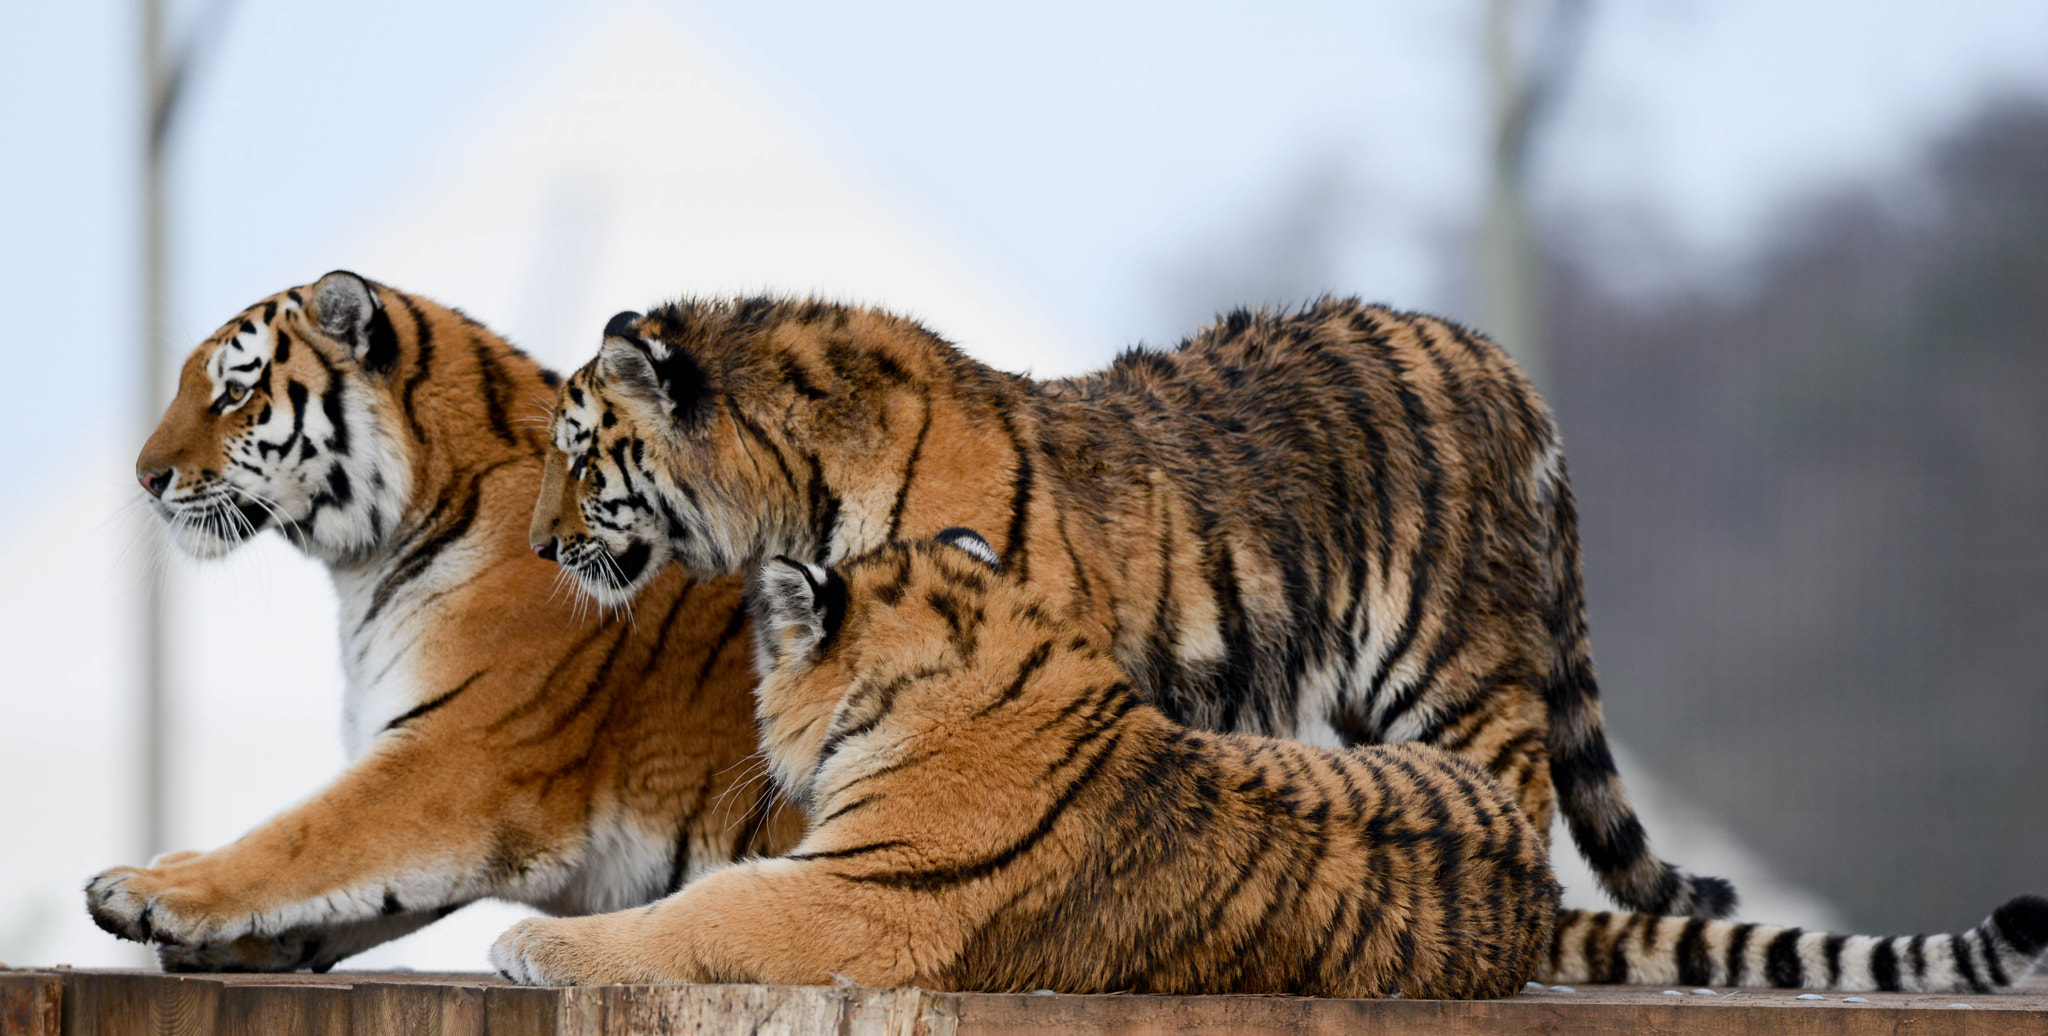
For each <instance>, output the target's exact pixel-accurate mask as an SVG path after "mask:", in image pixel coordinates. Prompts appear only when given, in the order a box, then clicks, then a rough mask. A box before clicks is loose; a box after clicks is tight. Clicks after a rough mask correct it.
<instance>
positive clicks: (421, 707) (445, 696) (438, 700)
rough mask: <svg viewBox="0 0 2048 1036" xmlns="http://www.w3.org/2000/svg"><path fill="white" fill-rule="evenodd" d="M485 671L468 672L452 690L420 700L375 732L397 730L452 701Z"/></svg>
mask: <svg viewBox="0 0 2048 1036" xmlns="http://www.w3.org/2000/svg"><path fill="white" fill-rule="evenodd" d="M486 672H488V670H485V669H479V670H477V671H476V672H474V673H471V674H469V679H467V680H464V681H462V682H461V683H459V684H456V685H455V688H454V689H453V690H450V691H445V692H443V693H441V694H439V695H437V696H435V697H434V698H432V699H430V700H428V701H424V702H421V703H420V704H418V705H415V706H413V707H412V708H410V709H407V710H405V712H404V713H402V714H400V715H399V717H398V718H397V719H394V720H392V721H391V722H389V723H386V724H384V729H383V730H379V731H378V732H377V733H379V734H385V733H389V732H391V731H393V730H397V729H398V728H399V727H402V726H404V725H406V724H407V723H410V722H412V721H413V720H416V719H418V718H420V717H421V716H424V715H426V714H427V713H429V712H432V711H434V710H435V709H438V708H440V707H441V706H443V705H446V704H448V703H449V702H451V701H454V700H455V696H456V695H458V694H461V693H462V692H464V691H466V690H469V685H470V684H473V683H475V682H476V681H477V677H480V676H482V675H484V673H486Z"/></svg>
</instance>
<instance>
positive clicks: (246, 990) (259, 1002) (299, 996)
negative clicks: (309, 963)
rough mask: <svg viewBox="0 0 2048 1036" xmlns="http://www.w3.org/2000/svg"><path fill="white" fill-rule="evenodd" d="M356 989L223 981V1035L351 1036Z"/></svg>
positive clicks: (220, 1023)
mask: <svg viewBox="0 0 2048 1036" xmlns="http://www.w3.org/2000/svg"><path fill="white" fill-rule="evenodd" d="M353 994H354V990H353V989H352V988H351V987H348V986H333V985H272V984H268V983H266V984H260V985H258V984H240V985H231V984H227V983H223V984H222V985H221V996H220V1014H219V1021H218V1022H217V1023H216V1028H215V1030H214V1031H215V1032H218V1033H219V1034H220V1036H277V1034H280V1033H291V1034H292V1036H350V1028H349V1015H350V1010H349V1000H350V998H351V996H352V995H353Z"/></svg>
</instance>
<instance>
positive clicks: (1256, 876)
mask: <svg viewBox="0 0 2048 1036" xmlns="http://www.w3.org/2000/svg"><path fill="white" fill-rule="evenodd" d="M1000 567H1001V565H1000V562H999V561H998V560H997V558H996V556H995V554H994V552H993V551H992V550H991V549H990V548H989V546H988V545H987V544H986V543H985V542H983V541H982V540H981V539H980V538H979V537H977V536H975V535H974V534H973V533H970V532H966V531H965V530H953V531H949V532H948V533H946V534H944V535H943V536H942V537H941V539H940V540H937V541H925V542H920V543H911V544H898V545H892V546H890V547H887V548H885V549H884V550H882V551H881V552H879V553H876V554H873V555H870V556H868V557H865V558H862V559H859V560H856V561H853V562H849V563H847V564H845V565H842V566H840V567H839V568H838V569H836V570H831V571H828V570H826V569H823V568H821V567H818V566H816V565H813V564H810V563H805V562H795V561H790V560H788V559H779V560H777V561H775V562H771V563H770V564H769V565H767V566H765V567H764V568H763V570H762V573H761V576H760V579H759V581H758V583H757V584H756V589H755V593H754V598H753V602H754V603H753V608H754V621H755V629H756V638H755V641H756V645H757V653H758V656H759V657H758V662H757V665H758V667H759V668H760V670H761V672H762V673H763V681H762V684H761V688H760V691H759V706H758V709H759V718H760V723H761V729H762V735H763V739H764V747H765V748H766V750H767V753H768V757H769V760H770V765H771V769H772V771H773V773H774V775H775V780H776V782H777V783H778V785H779V786H780V787H781V788H782V789H783V791H784V792H785V794H787V795H789V796H790V797H791V798H792V799H794V800H795V801H797V802H798V803H800V804H802V806H803V807H804V809H805V812H806V814H807V816H808V817H809V819H810V824H811V826H810V828H809V831H808V832H807V834H806V835H805V837H804V840H803V842H802V843H801V844H800V845H798V846H797V848H796V849H795V850H794V851H792V852H791V853H789V854H788V855H786V856H785V857H783V858H782V859H780V860H772V861H758V862H753V863H748V864H743V865H741V866H739V867H735V868H732V869H729V870H726V871H721V872H719V873H718V874H716V875H713V876H711V877H709V878H706V879H705V880H704V881H702V882H699V883H697V884H694V885H692V886H690V887H689V888H688V889H686V890H685V891H684V892H683V893H682V894H680V895H678V896H676V897H674V898H672V899H670V900H668V901H665V902H663V903H661V904H659V905H657V906H656V907H655V908H653V909H652V910H650V911H637V912H632V913H629V914H619V915H611V916H610V917H600V918H581V919H574V920H566V921H562V922H548V923H540V924H525V925H521V926H519V927H515V928H514V929H513V930H512V931H511V932H508V933H507V935H506V936H505V937H504V938H503V939H501V940H500V942H499V944H498V946H497V947H496V948H494V950H493V962H494V963H495V964H496V965H497V966H498V967H500V968H501V969H503V970H505V971H506V972H507V973H508V974H510V975H512V976H513V977H515V978H519V979H521V980H523V981H538V982H547V983H556V982H565V981H570V982H617V981H640V982H644V981H690V982H768V983H823V982H828V981H832V980H833V979H834V978H839V979H841V980H844V981H852V982H855V983H859V984H864V985H888V986H893V985H918V986H925V987H935V988H944V989H963V990H995V991H1002V990H1019V991H1022V990H1032V989H1052V990H1056V991H1060V992H1076V993H1080V992H1115V991H1131V992H1152V993H1288V994H1305V995H1319V996H1348V997H1378V996H1390V995H1397V994H1398V995H1405V996H1410V997H1437V998H1477V997H1499V996H1507V995H1510V994H1512V993H1514V992H1516V991H1518V990H1519V989H1520V988H1521V987H1522V984H1523V982H1524V981H1525V980H1527V979H1528V978H1529V977H1530V976H1531V975H1532V974H1533V973H1534V971H1535V969H1536V967H1537V965H1538V962H1539V960H1540V959H1541V957H1542V954H1543V952H1544V950H1545V949H1546V947H1547V946H1548V945H1549V942H1550V934H1551V925H1552V920H1553V916H1554V914H1555V911H1556V899H1557V885H1556V882H1555V881H1554V880H1553V879H1552V877H1551V873H1550V868H1549V863H1548V859H1547V852H1546V848H1545V845H1544V843H1543V840H1542V838H1541V837H1540V836H1539V834H1538V833H1537V831H1536V830H1535V828H1534V827H1532V826H1531V825H1530V823H1529V821H1528V819H1527V818H1526V817H1525V816H1524V815H1523V814H1522V812H1521V810H1520V809H1518V808H1517V807H1516V805H1515V803H1514V800H1513V798H1512V797H1511V796H1510V795H1509V794H1508V793H1507V792H1506V791H1505V790H1504V789H1503V788H1501V787H1500V786H1499V785H1498V784H1497V783H1495V782H1494V781H1492V780H1491V779H1489V778H1488V777H1487V776H1486V775H1485V774H1484V773H1483V772H1481V771H1480V770H1479V769H1478V768H1477V767H1474V766H1472V765H1471V764H1470V763H1467V762H1465V761H1463V760H1461V759H1459V758H1457V757H1455V756H1452V755H1450V754H1449V753H1446V752H1444V751H1442V750H1441V749H1436V748H1431V747H1428V746H1422V745H1400V746H1391V747H1386V746H1376V747H1363V748H1356V749H1350V750H1341V749H1321V748H1313V747H1309V746H1306V745H1302V744H1300V743H1298V742H1292V741H1284V740H1279V739H1274V738H1265V737H1258V736H1253V735H1242V734H1212V733H1205V732H1200V731H1195V730H1191V729H1189V728H1187V727H1184V726H1182V725H1180V724H1177V723H1175V722H1173V721H1172V720H1170V719H1168V718H1167V717H1166V716H1165V714H1164V713H1162V712H1161V711H1159V710H1158V709H1157V708H1156V707H1154V706H1152V705H1150V704H1147V703H1145V702H1144V701H1142V700H1141V699H1140V698H1139V696H1138V695H1136V694H1135V693H1134V691H1133V689H1132V687H1131V683H1130V681H1129V678H1128V676H1127V675H1126V674H1125V673H1124V671H1123V670H1122V668H1121V667H1120V666H1119V665H1118V664H1117V662H1116V660H1115V658H1114V657H1113V655H1112V653H1111V652H1110V651H1109V650H1108V644H1107V643H1106V641H1105V640H1104V639H1103V638H1102V637H1101V635H1100V632H1099V631H1098V630H1096V629H1094V628H1092V627H1089V626H1087V625H1085V624H1081V623H1077V622H1075V621H1073V620H1071V619H1069V618H1066V617H1065V616H1064V615H1063V613H1062V611H1061V610H1060V609H1059V608H1058V607H1057V606H1056V605H1054V604H1053V603H1052V602H1049V601H1047V600H1046V599H1045V598H1044V596H1043V595H1042V593H1041V592H1039V591H1038V590H1037V589H1036V588H1035V587H1033V586H1031V585H1029V584H1027V583H1025V582H1023V581H1022V580H1020V579H1018V578H1016V577H1015V576H1014V575H1011V576H1005V575H1003V574H1002V573H1001V572H1000V571H999V569H1000Z"/></svg>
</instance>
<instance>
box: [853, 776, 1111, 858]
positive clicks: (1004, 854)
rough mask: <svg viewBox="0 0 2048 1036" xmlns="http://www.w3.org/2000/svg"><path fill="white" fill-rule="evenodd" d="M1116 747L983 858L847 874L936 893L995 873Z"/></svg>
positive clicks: (1055, 818)
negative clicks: (1018, 834)
mask: <svg viewBox="0 0 2048 1036" xmlns="http://www.w3.org/2000/svg"><path fill="white" fill-rule="evenodd" d="M1116 748H1117V746H1116V742H1114V741H1111V742H1110V743H1109V744H1107V745H1104V746H1102V750H1101V751H1100V752H1097V753H1095V758H1094V759H1091V760H1089V762H1088V766H1087V768H1086V769H1084V770H1082V771H1081V773H1080V775H1079V776H1077V777H1075V778H1074V779H1073V780H1072V781H1069V782H1068V783H1067V786H1066V788H1065V789H1063V790H1062V791H1061V792H1060V797H1059V798H1058V800H1056V801H1054V803H1053V804H1052V808H1050V809H1048V810H1046V811H1045V813H1044V814H1043V815H1041V816H1040V817H1039V818H1038V826H1036V827H1034V828H1032V829H1031V831H1030V832H1028V833H1027V834H1025V835H1024V837H1022V838H1020V839H1018V840H1016V841H1015V842H1012V843H1010V844H1009V845H1008V846H1006V847H1004V848H1003V849H1002V850H1001V851H1000V852H997V853H995V854H994V855H992V856H987V857H984V858H982V859H980V860H976V861H974V862H973V863H964V864H959V865H956V866H952V867H933V868H930V869H928V870H914V871H890V872H887V873H883V874H863V875H857V876H853V875H850V876H849V877H851V878H852V880H854V881H859V882H862V883H865V884H871V885H882V886H886V887H890V888H908V889H915V890H917V891H920V892H937V891H940V890H942V889H946V888H950V887H953V886H955V885H961V884H965V883H967V882H970V881H973V880H975V879H976V878H984V877H987V876H988V875H990V874H994V873H995V872H997V871H999V870H1002V869H1003V868H1005V867H1008V866H1009V865H1010V864H1011V863H1012V862H1013V861H1015V860H1016V859H1017V857H1019V856H1022V855H1023V854H1024V853H1026V852H1029V851H1030V850H1031V847H1032V846H1035V845H1037V844H1038V843H1039V841H1040V840H1041V839H1043V838H1044V837H1045V836H1046V835H1047V834H1050V833H1051V832H1052V828H1053V825H1054V824H1056V823H1058V822H1059V819H1060V817H1061V816H1062V815H1063V814H1065V813H1066V811H1067V807H1069V806H1071V805H1073V803H1074V799H1075V798H1077V797H1078V796H1079V795H1080V794H1081V790H1082V789H1083V788H1085V787H1087V786H1088V785H1090V784H1093V783H1094V782H1095V778H1097V777H1099V776H1101V774H1102V769H1103V767H1104V766H1106V765H1107V764H1108V763H1109V757H1110V756H1111V755H1114V754H1115V753H1116Z"/></svg>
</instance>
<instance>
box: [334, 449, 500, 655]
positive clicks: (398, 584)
mask: <svg viewBox="0 0 2048 1036" xmlns="http://www.w3.org/2000/svg"><path fill="white" fill-rule="evenodd" d="M510 463H512V461H510V460H501V461H499V462H497V463H496V464H493V465H491V466H490V467H487V468H484V469H483V470H481V471H478V472H476V473H475V474H473V475H471V476H470V479H469V487H468V489H467V490H466V491H465V492H464V494H463V496H462V503H461V504H460V505H459V508H458V510H457V511H456V513H455V517H454V518H453V519H452V520H450V521H449V522H448V523H447V524H446V525H442V526H440V531H439V532H437V533H435V534H434V536H433V537H432V538H431V539H428V540H427V541H426V542H424V543H421V544H420V545H419V546H417V547H415V548H413V550H412V552H411V553H409V554H407V555H405V556H404V557H403V558H400V559H399V561H398V563H397V564H395V565H393V566H391V568H390V569H388V570H387V574H386V575H385V577H384V579H383V581H381V582H379V583H378V584H377V589H376V591H375V592H373V593H372V594H371V595H370V607H369V608H368V609H367V610H365V611H364V612H363V618H362V621H361V622H359V623H357V625H356V628H357V629H359V630H360V629H362V628H363V627H364V626H367V625H369V624H370V620H372V619H375V618H376V617H377V615H378V613H380V612H382V611H383V610H384V606H385V605H387V604H389V603H391V599H392V597H393V596H395V595H396V594H397V593H398V591H399V590H400V589H401V588H403V587H404V586H405V584H407V583H410V582H412V581H413V580H415V579H417V578H419V577H420V576H421V575H422V574H423V573H425V572H426V570H427V568H428V566H430V565H432V564H433V563H434V559H435V558H436V557H439V556H440V554H441V552H442V551H444V550H446V549H448V548H449V547H450V546H452V545H454V544H455V542H456V541H458V540H460V539H462V538H463V537H464V536H465V535H468V533H469V527H470V526H471V525H472V524H474V523H475V521H476V516H477V513H478V512H479V511H480V510H481V508H482V506H483V482H484V478H485V477H486V476H488V475H490V474H491V473H492V472H494V471H496V470H498V469H499V468H502V467H504V466H505V465H507V464H510ZM335 470H337V471H339V470H340V468H336V469H335ZM446 504H447V499H446V498H445V497H444V498H443V499H442V500H441V502H440V503H439V504H437V505H436V506H435V508H434V514H433V515H431V516H430V517H429V519H428V521H429V522H430V523H432V522H435V521H438V519H439V517H440V513H441V510H442V508H443V507H445V506H446ZM429 527H430V528H431V527H433V526H432V525H429Z"/></svg>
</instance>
